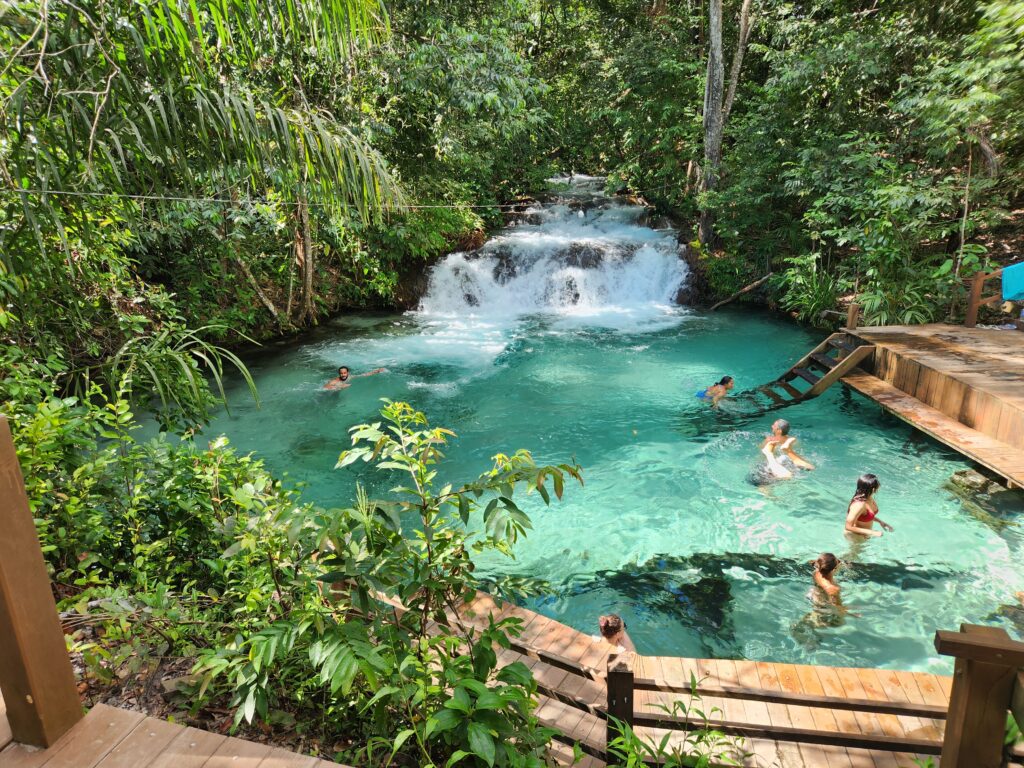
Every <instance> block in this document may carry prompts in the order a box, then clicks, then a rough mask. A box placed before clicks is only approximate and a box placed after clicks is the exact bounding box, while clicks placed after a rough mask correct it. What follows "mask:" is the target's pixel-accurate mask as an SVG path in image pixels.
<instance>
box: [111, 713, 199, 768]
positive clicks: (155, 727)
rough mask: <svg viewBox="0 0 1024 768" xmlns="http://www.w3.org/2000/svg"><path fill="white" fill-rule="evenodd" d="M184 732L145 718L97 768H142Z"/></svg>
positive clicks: (166, 723) (164, 723)
mask: <svg viewBox="0 0 1024 768" xmlns="http://www.w3.org/2000/svg"><path fill="white" fill-rule="evenodd" d="M182 730H184V729H183V728H182V726H180V725H175V724H174V723H169V722H167V721H166V720H157V719H156V718H155V717H146V718H144V719H143V720H141V721H140V722H139V724H138V725H137V726H136V727H135V729H134V730H133V731H132V732H131V733H130V734H128V736H127V737H126V738H125V739H124V740H123V741H122V742H121V743H120V744H118V745H117V746H116V747H114V748H113V749H112V750H111V751H110V753H109V754H108V755H107V756H106V757H104V758H103V759H102V760H100V762H99V763H97V764H96V765H97V768H142V767H143V766H148V765H149V764H150V763H151V762H153V760H155V759H156V757H157V756H158V755H159V754H160V753H161V752H163V751H164V749H165V748H166V747H167V745H168V744H170V743H171V740H172V739H173V738H174V737H175V736H177V735H178V734H179V733H181V731H182Z"/></svg>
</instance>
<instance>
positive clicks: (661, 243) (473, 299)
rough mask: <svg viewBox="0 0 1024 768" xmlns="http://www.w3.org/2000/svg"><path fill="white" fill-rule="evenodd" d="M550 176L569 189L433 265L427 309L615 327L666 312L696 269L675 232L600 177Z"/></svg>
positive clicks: (429, 313)
mask: <svg viewBox="0 0 1024 768" xmlns="http://www.w3.org/2000/svg"><path fill="white" fill-rule="evenodd" d="M551 181H552V182H554V183H556V184H567V185H568V189H567V190H566V191H564V192H561V193H559V194H558V195H557V196H556V197H555V198H554V200H553V201H552V202H549V203H545V204H537V205H534V206H532V207H530V208H529V209H528V210H526V211H525V212H524V213H523V214H522V217H521V221H519V222H518V223H517V224H514V225H512V226H509V227H506V228H505V229H504V230H502V231H501V232H500V233H498V234H497V235H496V236H495V237H493V238H492V239H491V240H489V241H488V242H487V243H486V244H485V245H484V246H483V247H482V248H479V249H477V250H474V251H467V252H459V253H453V254H450V255H449V256H448V257H446V258H445V259H444V260H443V261H441V262H440V263H438V264H437V265H436V266H435V267H434V268H433V270H432V272H431V274H430V282H429V286H428V289H427V292H426V295H425V296H424V297H423V299H422V301H421V303H420V307H419V312H420V314H421V315H423V316H426V317H452V316H460V317H467V316H468V317H475V318H480V319H485V318H486V319H488V320H495V321H500V320H501V319H512V318H515V317H520V316H523V315H530V314H554V315H561V316H566V317H572V316H575V317H585V318H588V321H593V322H595V323H596V324H599V325H612V326H618V325H622V318H623V317H624V316H625V317H627V318H633V319H636V318H637V317H638V316H641V317H645V318H647V319H650V316H651V315H662V316H664V315H665V313H666V310H668V309H669V308H671V307H672V306H673V305H674V304H675V299H676V296H677V295H678V293H679V289H680V288H681V287H682V285H683V284H684V282H685V281H686V277H687V271H688V270H687V266H686V263H685V262H684V261H683V260H682V259H681V258H680V251H679V244H678V239H677V235H676V232H675V231H673V230H671V229H657V230H656V229H652V228H651V227H648V226H646V225H645V224H644V223H643V218H644V216H645V215H646V213H647V211H646V209H645V208H643V207H641V206H638V205H634V204H630V203H628V202H626V201H624V200H622V199H619V198H612V197H608V196H606V195H604V194H603V193H602V191H601V185H602V180H601V179H598V178H595V177H591V176H575V177H572V178H571V179H570V178H566V177H560V178H555V179H552V180H551ZM602 317H603V318H604V322H602V320H601V318H602ZM616 318H617V319H616Z"/></svg>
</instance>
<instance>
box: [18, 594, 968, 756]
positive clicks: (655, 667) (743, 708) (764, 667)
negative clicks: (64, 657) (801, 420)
mask: <svg viewBox="0 0 1024 768" xmlns="http://www.w3.org/2000/svg"><path fill="white" fill-rule="evenodd" d="M488 614H493V615H494V616H495V618H506V617H515V618H518V619H520V620H521V621H522V627H523V630H522V634H521V636H520V637H519V638H518V639H517V640H516V644H515V647H514V648H511V649H505V650H502V651H501V652H500V653H499V656H498V658H499V665H500V666H504V665H506V664H510V663H513V662H515V661H520V662H523V663H524V664H526V665H527V666H528V667H530V668H531V669H532V670H533V673H534V676H535V677H536V679H537V681H538V683H539V685H540V686H542V688H541V690H542V692H544V693H543V695H541V696H540V702H539V706H538V709H537V716H538V717H539V718H540V720H541V721H542V722H543V723H544V724H546V725H550V726H552V727H554V728H557V729H558V730H560V731H561V732H562V733H563V734H565V735H566V736H567V737H568V739H569V740H572V741H579V742H580V743H581V744H582V745H584V746H586V747H589V748H590V749H591V750H592V751H595V750H603V748H604V746H605V730H606V720H605V719H603V718H602V717H601V710H603V709H604V707H605V703H606V700H607V690H606V687H605V684H604V682H603V680H602V679H601V672H602V671H603V670H604V669H605V668H606V666H607V662H608V655H609V652H610V650H611V649H610V647H609V646H608V645H607V644H605V643H603V642H598V641H596V640H595V639H594V638H593V637H591V636H590V635H587V634H584V633H582V632H578V631H577V630H574V629H572V628H571V627H568V626H566V625H564V624H561V623H559V622H557V621H554V620H552V619H549V618H547V617H545V616H541V615H540V614H537V613H534V612H533V611H529V610H527V609H525V608H520V607H517V606H514V605H512V604H510V603H504V604H502V605H500V606H499V605H498V603H497V602H496V601H495V600H494V599H493V598H491V597H490V596H488V595H485V594H480V595H479V596H478V597H477V599H476V600H475V601H473V602H472V603H470V604H469V605H467V606H466V608H465V609H464V610H463V611H462V615H463V618H464V620H465V621H467V622H469V623H470V624H478V625H480V626H484V625H485V624H486V621H487V616H488ZM562 662H571V664H565V665H562V666H560V664H561V663H562ZM573 665H580V666H582V667H584V668H587V669H589V670H591V671H592V675H591V677H586V676H582V675H580V674H577V673H575V672H574V671H572V669H571V667H572V666H573ZM691 676H692V677H693V678H695V679H697V680H698V681H700V685H701V687H702V688H706V689H708V690H711V691H717V692H718V693H719V694H722V695H710V694H702V696H701V698H700V700H699V702H697V704H698V706H699V707H700V708H701V709H703V710H704V711H705V712H707V713H708V715H709V717H711V718H712V719H714V720H722V721H730V722H732V723H733V724H741V725H742V726H743V727H745V728H748V729H752V730H753V731H754V732H757V730H758V728H759V727H768V728H774V729H776V731H778V730H780V729H781V730H787V729H788V730H791V731H793V732H797V731H799V732H800V733H815V734H818V736H819V741H821V740H824V741H833V740H834V741H836V742H842V741H843V740H844V739H845V740H847V741H849V740H851V739H852V740H854V741H856V740H858V739H860V740H867V741H868V742H871V741H873V742H877V744H875V745H874V747H867V746H844V745H842V744H837V743H817V744H814V743H810V744H808V743H798V742H797V741H790V740H786V739H782V738H764V737H754V738H746V739H743V740H742V744H743V747H744V749H746V750H747V751H749V753H750V754H749V755H748V756H747V757H746V758H745V759H744V760H743V764H744V765H746V766H754V767H756V768H768V767H769V766H772V767H773V768H912V767H913V765H914V763H913V760H914V759H915V758H917V757H919V756H923V755H926V754H935V753H936V752H937V751H938V749H939V747H940V746H941V740H942V734H943V728H944V720H943V719H942V717H941V715H940V711H941V710H944V709H945V708H946V707H947V706H948V703H949V695H950V690H951V683H952V680H951V678H950V677H946V676H941V675H933V674H928V673H922V672H896V671H890V670H877V669H856V668H835V667H818V666H807V665H798V664H784V663H772V662H760V661H758V662H755V661H746V660H736V661H734V660H723V659H689V658H678V657H654V656H647V657H639V658H638V661H637V669H636V678H637V681H638V683H639V682H640V681H641V680H646V682H647V683H648V684H649V687H652V688H653V687H666V688H667V687H672V686H677V687H683V688H688V687H689V685H690V682H691ZM751 697H753V698H751ZM829 697H833V699H834V701H833V699H830V698H829ZM560 699H561V700H560ZM674 700H680V701H684V702H690V700H691V697H690V696H689V695H688V694H687V695H680V694H678V693H671V692H664V691H661V690H639V689H638V690H637V694H636V700H635V703H634V709H635V712H636V713H637V715H638V716H639V715H642V714H647V715H654V716H656V715H660V714H663V711H662V710H661V709H659V705H665V704H670V702H672V701H674ZM840 700H843V701H840ZM850 700H856V701H850ZM566 702H575V703H576V704H580V703H582V704H583V705H584V706H586V707H589V709H590V711H586V710H585V709H581V708H579V707H578V706H574V705H573V704H572V703H566ZM798 702H799V703H798ZM808 702H812V703H813V702H816V703H814V704H813V705H808ZM844 702H845V703H844ZM857 702H859V705H860V706H861V707H862V708H861V709H849V708H846V705H847V704H848V705H856V704H857ZM869 702H871V703H876V706H877V708H878V709H879V710H881V711H877V712H876V711H864V710H863V706H864V705H866V704H867V703H869ZM0 707H2V703H0ZM0 722H3V720H2V718H0ZM0 728H2V726H0ZM636 730H637V733H639V734H640V735H641V736H643V737H645V738H650V739H659V740H660V738H661V737H662V736H663V735H664V734H665V733H667V732H666V731H663V730H660V729H657V728H651V727H638V728H637V729H636ZM2 734H3V731H2V730H0V735H2ZM683 737H684V734H683V733H681V732H673V733H672V734H671V737H670V738H671V739H673V740H677V741H678V740H679V739H681V738H683ZM897 742H899V743H900V744H901V745H904V746H905V745H906V744H911V745H917V748H919V749H921V752H915V751H906V750H903V751H894V749H893V748H889V749H886V748H883V747H884V745H885V744H896V743H897ZM571 754H572V751H571V749H570V748H569V747H568V746H560V747H559V748H558V749H557V750H556V756H558V757H559V758H560V759H561V760H563V761H564V762H565V763H566V764H568V763H570V762H571ZM580 765H581V766H583V768H597V767H598V766H603V765H604V763H603V762H602V761H601V760H599V759H597V758H595V757H591V756H586V757H584V759H583V762H582V763H580ZM229 766H230V767H231V768H328V767H329V766H335V764H334V763H329V762H326V761H324V760H320V759H317V758H315V757H309V756H302V755H297V754H293V753H290V752H287V751H285V750H281V749H275V748H272V747H270V746H268V745H265V744H257V743H254V742H248V741H244V740H241V739H235V738H230V737H226V736H223V735H220V734H214V733H209V732H205V731H200V730H197V729H195V728H186V727H184V726H181V725H176V724H173V723H169V722H167V721H163V720H158V719H155V718H152V717H146V716H144V715H142V714H140V713H138V712H131V711H127V710H121V709H115V708H113V707H108V706H105V705H98V706H96V707H94V708H93V709H92V710H91V711H90V712H89V714H88V715H87V716H86V717H85V719H84V720H82V721H81V722H79V723H78V724H77V725H76V726H75V727H74V728H72V730H71V731H69V732H68V733H67V734H65V735H64V736H63V737H61V739H60V740H59V741H58V742H57V743H56V744H55V745H54V746H52V747H51V748H49V749H46V750H36V749H32V748H30V747H25V746H22V745H20V744H13V743H12V744H8V745H7V747H6V748H5V749H2V751H0V768H228V767H229Z"/></svg>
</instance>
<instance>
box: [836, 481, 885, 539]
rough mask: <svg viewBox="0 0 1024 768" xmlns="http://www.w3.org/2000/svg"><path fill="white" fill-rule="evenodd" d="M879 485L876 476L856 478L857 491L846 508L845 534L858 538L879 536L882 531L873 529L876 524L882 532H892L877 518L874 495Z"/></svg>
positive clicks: (876, 505) (876, 504)
mask: <svg viewBox="0 0 1024 768" xmlns="http://www.w3.org/2000/svg"><path fill="white" fill-rule="evenodd" d="M879 487H881V483H879V481H878V477H877V476H876V475H873V474H871V473H870V472H866V473H865V474H863V475H861V476H860V477H858V478H857V490H856V492H855V493H854V494H853V498H852V499H850V504H849V506H848V507H847V508H846V532H847V533H853V534H857V535H858V536H881V535H882V531H876V530H875V529H874V525H875V523H878V524H879V525H880V526H881V527H882V530H885V531H888V532H890V533H891V532H892V530H893V528H892V526H891V525H889V524H888V523H887V522H885V521H884V520H882V518H880V517H879V516H878V502H876V501H875V494H876V493H877V492H878V489H879Z"/></svg>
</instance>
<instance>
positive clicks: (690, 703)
mask: <svg viewBox="0 0 1024 768" xmlns="http://www.w3.org/2000/svg"><path fill="white" fill-rule="evenodd" d="M690 689H691V692H690V696H689V699H688V700H687V701H681V700H676V701H673V702H671V704H669V705H665V704H659V705H658V709H660V710H662V711H663V712H664V713H665V714H666V715H668V716H669V717H672V718H679V719H680V721H685V722H687V724H688V729H687V730H686V731H675V732H673V731H666V732H665V734H664V736H662V737H661V739H659V740H657V741H655V740H654V739H653V738H652V737H648V738H647V739H644V738H642V737H641V736H640V735H639V734H638V733H637V732H636V731H634V730H633V729H632V728H631V727H630V726H629V725H628V724H626V723H623V722H621V721H618V720H615V719H614V718H613V719H612V722H613V724H614V726H615V730H616V731H617V735H616V737H615V738H614V739H613V740H612V741H610V742H609V744H608V756H609V759H608V766H609V768H642V767H643V766H645V765H651V764H654V765H661V766H665V768H693V767H694V766H696V767H697V768H704V767H705V766H712V765H716V766H718V765H735V766H740V765H745V764H746V761H747V759H748V758H749V757H751V753H750V752H748V751H747V750H746V748H745V746H744V745H745V740H744V739H743V738H741V737H737V736H729V735H727V734H725V733H723V732H722V731H720V730H718V729H717V728H714V727H712V725H711V718H712V717H714V716H715V715H716V714H717V715H719V716H721V714H722V711H721V710H720V709H719V708H718V707H712V708H711V709H710V710H708V711H705V710H704V705H703V702H702V700H701V697H700V695H699V694H698V693H697V680H696V678H695V677H693V676H691V678H690Z"/></svg>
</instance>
